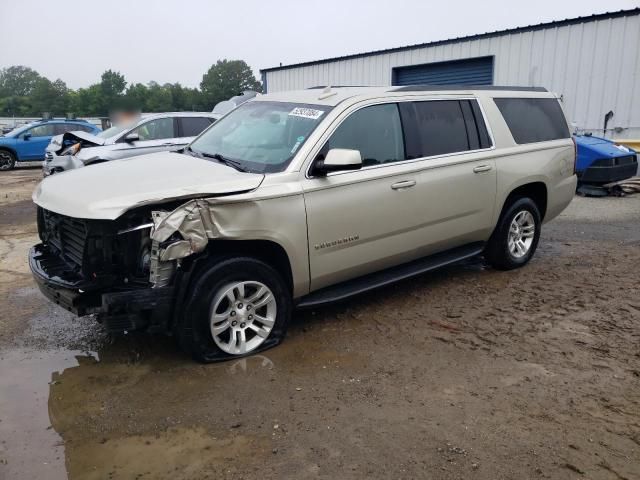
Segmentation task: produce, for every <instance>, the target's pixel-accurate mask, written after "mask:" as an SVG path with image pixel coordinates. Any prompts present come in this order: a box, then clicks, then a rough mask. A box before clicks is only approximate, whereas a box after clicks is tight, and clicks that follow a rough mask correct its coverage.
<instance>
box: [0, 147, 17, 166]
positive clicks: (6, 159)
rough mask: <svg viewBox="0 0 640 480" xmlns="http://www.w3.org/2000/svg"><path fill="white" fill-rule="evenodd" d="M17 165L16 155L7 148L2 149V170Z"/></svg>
mask: <svg viewBox="0 0 640 480" xmlns="http://www.w3.org/2000/svg"><path fill="white" fill-rule="evenodd" d="M15 166H16V157H15V155H14V154H13V153H11V152H9V151H7V150H0V170H13V168H14V167H15Z"/></svg>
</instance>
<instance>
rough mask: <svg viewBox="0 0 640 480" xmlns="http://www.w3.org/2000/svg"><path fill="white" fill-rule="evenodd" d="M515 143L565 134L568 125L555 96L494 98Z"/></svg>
mask: <svg viewBox="0 0 640 480" xmlns="http://www.w3.org/2000/svg"><path fill="white" fill-rule="evenodd" d="M494 101H495V103H496V105H497V106H498V109H499V110H500V113H502V116H503V117H504V120H505V122H507V126H508V127H509V130H511V135H513V139H514V140H515V142H516V143H518V144H523V143H535V142H545V141H548V140H558V139H560V138H569V136H570V135H569V127H568V126H567V122H566V121H565V119H564V115H563V113H562V109H561V108H560V104H559V103H558V100H556V99H555V98H494Z"/></svg>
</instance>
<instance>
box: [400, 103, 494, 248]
mask: <svg viewBox="0 0 640 480" xmlns="http://www.w3.org/2000/svg"><path fill="white" fill-rule="evenodd" d="M400 112H401V114H402V122H403V125H404V126H405V135H406V145H407V146H406V148H407V157H408V158H411V159H417V160H418V162H417V165H416V166H417V167H418V168H420V170H419V171H418V172H416V174H415V180H416V190H417V192H418V196H419V198H420V218H421V222H420V223H421V225H422V227H421V231H422V232H423V236H422V239H423V244H422V245H420V246H419V251H420V253H421V254H431V253H436V252H439V251H442V250H447V249H449V248H453V247H457V246H460V245H464V244H467V243H471V242H476V241H485V240H487V239H488V237H489V236H490V234H491V231H492V229H493V222H494V210H495V199H496V179H497V175H496V165H495V160H494V158H493V155H494V154H493V145H492V140H491V137H490V135H489V131H488V129H487V126H486V123H485V120H484V116H483V114H482V111H481V109H480V107H479V105H478V102H477V100H475V99H455V100H426V101H417V102H404V103H401V104H400Z"/></svg>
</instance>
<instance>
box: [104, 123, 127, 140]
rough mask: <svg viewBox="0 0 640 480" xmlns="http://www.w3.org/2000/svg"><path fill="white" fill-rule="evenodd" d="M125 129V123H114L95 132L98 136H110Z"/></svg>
mask: <svg viewBox="0 0 640 480" xmlns="http://www.w3.org/2000/svg"><path fill="white" fill-rule="evenodd" d="M126 129H127V127H126V126H125V125H120V126H118V125H114V126H113V127H110V128H107V129H106V130H103V131H101V132H100V133H97V134H96V137H100V138H110V137H114V136H116V135H118V134H119V133H120V132H123V131H125V130H126Z"/></svg>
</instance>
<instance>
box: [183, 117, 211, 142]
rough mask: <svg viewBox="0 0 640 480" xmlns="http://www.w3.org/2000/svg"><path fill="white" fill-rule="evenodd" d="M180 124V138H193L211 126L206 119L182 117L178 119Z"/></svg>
mask: <svg viewBox="0 0 640 480" xmlns="http://www.w3.org/2000/svg"><path fill="white" fill-rule="evenodd" d="M179 121H180V123H181V124H182V136H183V137H195V136H196V135H200V133H201V132H202V131H203V130H204V129H205V128H207V127H208V126H209V125H211V122H210V121H209V119H208V118H206V117H182V118H180V119H179Z"/></svg>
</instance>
